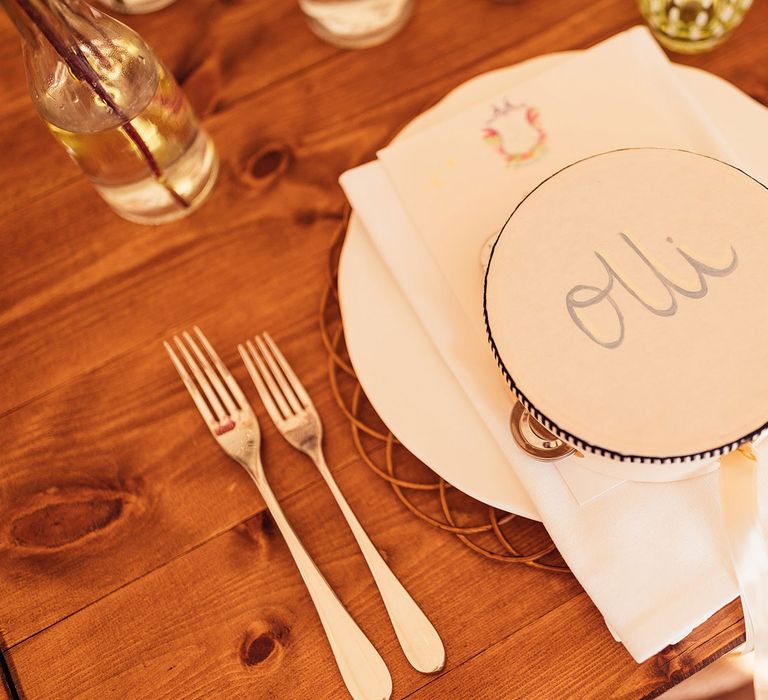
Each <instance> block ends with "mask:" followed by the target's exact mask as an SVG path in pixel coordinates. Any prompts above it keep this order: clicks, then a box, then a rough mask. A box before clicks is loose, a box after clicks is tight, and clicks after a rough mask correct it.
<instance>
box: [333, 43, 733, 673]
mask: <svg viewBox="0 0 768 700" xmlns="http://www.w3.org/2000/svg"><path fill="white" fill-rule="evenodd" d="M512 118H517V119H519V120H522V121H519V122H518V124H517V126H515V125H514V124H512V123H511V121H510V122H508V120H511V119H512ZM505 122H508V123H505ZM629 146H666V147H682V148H688V149H690V150H695V151H698V152H703V153H706V154H710V155H714V156H719V157H720V158H722V159H725V160H730V161H732V162H733V161H734V160H735V157H734V154H733V153H730V152H729V151H728V149H727V146H726V145H725V143H724V142H723V141H722V139H721V138H720V137H719V136H718V132H717V131H716V130H715V129H714V128H712V125H711V124H709V123H708V122H707V120H706V118H705V116H704V115H703V113H701V112H700V111H699V110H697V107H696V104H695V103H694V102H693V101H692V98H690V97H689V96H688V95H687V94H686V93H685V91H684V89H683V88H682V86H681V85H679V84H678V82H677V79H676V77H675V75H674V74H673V73H672V70H671V68H670V66H669V64H668V62H667V61H666V58H665V57H664V55H663V53H662V52H661V51H660V50H659V49H658V47H657V46H656V44H655V42H653V40H652V39H651V37H650V36H649V35H648V33H647V32H646V31H645V30H642V29H636V30H632V31H630V32H627V33H625V34H622V35H619V36H618V37H615V38H614V39H611V40H609V41H607V42H605V43H603V44H601V45H599V46H597V47H595V48H594V49H592V50H590V51H588V52H585V53H583V54H581V55H579V56H577V57H574V58H571V59H569V60H568V61H566V62H565V63H563V64H561V65H558V66H556V67H555V68H552V69H550V70H549V71H547V72H546V73H544V74H542V75H540V76H537V77H535V78H533V79H531V80H528V81H526V82H525V83H523V84H522V85H518V86H512V85H510V86H509V90H508V91H507V92H506V93H505V94H503V95H498V96H496V97H494V98H492V99H491V100H489V101H485V102H483V103H482V104H478V105H475V106H474V107H471V108H469V109H466V110H463V111H462V112H460V113H459V114H455V115H454V116H452V117H450V118H448V119H447V120H446V121H444V122H442V123H440V124H437V125H435V126H432V127H429V128H427V129H424V130H423V131H422V132H420V133H417V134H415V135H414V136H412V137H409V138H407V139H402V140H398V142H396V143H395V144H393V145H392V146H390V147H388V148H386V149H384V150H383V151H382V152H381V153H380V154H379V158H380V160H379V161H378V162H374V163H369V164H367V165H364V166H361V167H359V168H356V169H354V170H352V171H349V172H347V173H345V174H344V175H343V176H342V178H341V184H342V186H343V188H344V190H345V192H346V194H347V196H348V198H349V200H350V202H351V203H352V205H353V207H354V209H355V212H356V213H357V215H358V216H360V218H361V220H362V222H363V224H364V226H365V228H366V230H367V231H368V233H369V235H370V236H371V238H372V239H373V241H374V243H375V245H376V247H377V250H378V251H379V253H380V254H381V256H382V258H383V259H384V261H385V262H386V264H387V265H388V267H389V268H390V270H391V271H392V273H393V275H394V277H395V279H396V280H397V282H398V284H399V285H400V286H401V288H402V290H403V291H404V293H405V296H406V297H407V298H408V299H409V301H410V303H411V304H412V305H413V308H414V310H415V311H416V313H417V315H418V316H419V319H420V320H421V322H422V324H423V325H424V328H425V329H426V331H427V333H428V334H429V336H430V337H431V339H432V340H433V342H434V344H435V347H436V349H437V350H438V352H439V354H440V355H441V356H442V358H443V359H444V361H445V362H446V364H447V365H448V366H449V367H450V369H451V370H452V372H453V374H454V376H455V377H456V379H457V381H458V383H459V384H460V385H461V386H462V388H463V389H464V391H465V392H466V395H467V398H468V400H469V401H470V402H471V403H472V405H473V406H474V408H475V409H476V410H477V412H478V414H479V415H480V416H481V417H482V418H483V420H484V421H485V422H486V424H487V425H488V427H489V429H490V432H491V433H492V434H493V436H494V438H495V439H496V441H497V442H498V444H499V445H500V447H501V448H502V450H503V451H504V453H505V454H506V455H507V457H508V459H509V462H510V468H513V469H515V470H516V472H517V475H518V476H519V478H520V480H521V482H522V483H523V484H524V485H525V488H526V489H527V490H528V492H529V494H530V496H531V498H532V500H533V502H534V503H535V504H536V507H537V509H538V511H539V513H540V515H541V517H542V520H543V521H544V524H545V526H546V527H547V530H548V531H549V533H550V535H551V536H552V538H553V540H554V542H555V543H556V545H557V547H558V549H559V550H560V552H561V554H562V555H563V557H564V558H565V560H566V561H567V562H568V565H569V566H570V568H571V570H572V571H573V573H574V574H575V575H576V577H577V578H578V579H579V581H580V582H581V584H582V585H583V586H584V588H585V590H586V591H587V593H588V594H589V595H590V597H591V598H592V600H593V601H594V602H595V604H596V605H597V607H598V608H599V609H600V611H601V612H602V614H603V616H604V617H605V619H606V622H607V624H608V626H609V628H610V629H611V630H612V631H613V632H614V634H615V635H616V636H617V637H618V638H620V639H621V641H622V642H623V643H624V644H625V646H626V647H627V649H628V650H629V652H630V653H631V654H632V655H633V657H634V658H635V659H637V660H638V661H642V660H644V659H646V658H648V657H649V656H651V655H653V654H654V653H656V652H658V651H659V650H660V649H662V648H663V647H664V646H666V645H667V644H670V643H674V642H676V641H679V640H680V639H682V638H683V637H684V636H686V635H687V634H688V633H689V632H690V631H691V629H692V628H693V627H695V626H696V625H698V624H700V623H701V622H703V621H704V620H706V619H707V618H708V617H709V616H710V615H711V614H713V613H714V612H715V611H716V610H718V609H719V608H720V607H722V606H723V605H724V604H726V603H727V602H729V601H730V600H732V599H733V598H735V597H736V596H737V592H738V588H737V583H736V580H735V577H734V575H733V572H732V567H731V563H730V557H729V552H728V546H727V542H726V539H725V535H724V529H723V527H722V515H721V512H720V505H719V497H718V487H717V474H716V473H712V474H708V475H705V476H701V477H698V478H695V479H689V480H686V481H679V482H673V483H636V482H622V483H617V484H616V485H615V486H614V488H612V489H610V490H608V491H605V493H603V494H602V495H600V496H599V497H597V498H594V499H592V500H590V501H589V502H588V503H586V504H583V505H580V504H579V503H578V501H577V500H576V499H574V497H573V495H572V493H571V490H570V489H569V488H568V486H567V485H566V483H565V481H564V480H563V478H562V476H561V474H560V473H559V471H558V468H557V466H555V465H551V464H544V463H541V462H537V461H535V460H532V459H530V458H529V457H527V456H526V455H525V454H524V453H522V451H520V450H519V449H518V448H517V446H516V445H515V444H514V441H513V440H512V438H511V436H510V435H509V431H508V418H509V411H510V408H511V405H512V399H511V397H510V395H509V393H508V391H507V388H506V385H505V383H504V381H503V379H502V378H501V376H500V374H499V372H498V368H497V367H496V365H495V362H494V361H493V359H492V356H491V353H490V350H489V349H488V347H487V343H486V340H485V331H484V327H483V324H482V301H481V285H482V271H481V269H480V250H481V248H482V244H483V242H484V241H485V240H486V239H487V238H488V237H489V236H490V235H491V234H492V233H493V232H494V231H498V230H499V228H500V226H501V224H503V222H504V220H505V219H506V217H507V216H508V214H509V213H510V212H511V211H512V209H513V208H514V206H515V204H516V203H517V202H518V201H519V200H520V199H521V198H522V197H523V196H524V195H525V194H526V193H527V192H528V191H529V190H530V189H532V188H533V187H534V186H535V185H536V184H538V182H540V181H541V180H543V179H544V178H546V177H547V176H548V175H550V174H551V173H553V172H555V171H556V170H558V169H559V168H560V167H562V166H564V165H566V164H568V163H570V162H572V161H574V160H578V159H579V158H581V157H584V156H586V155H590V154H593V153H597V152H601V151H606V150H610V149H612V148H621V147H629ZM649 205H651V206H652V203H649Z"/></svg>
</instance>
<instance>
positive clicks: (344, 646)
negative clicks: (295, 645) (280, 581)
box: [248, 467, 392, 700]
mask: <svg viewBox="0 0 768 700" xmlns="http://www.w3.org/2000/svg"><path fill="white" fill-rule="evenodd" d="M260 472H261V473H260ZM248 474H249V475H250V476H251V478H252V479H253V481H254V483H255V484H256V487H257V488H258V489H259V493H260V494H261V497H262V498H263V499H264V502H265V503H266V504H267V508H268V509H269V512H270V513H271V514H272V518H273V519H274V521H275V523H277V527H278V528H279V529H280V532H281V533H282V535H283V539H284V540H285V543H286V544H287V545H288V549H289V550H290V552H291V555H292V556H293V560H294V561H295V562H296V566H297V567H298V569H299V573H300V574H301V578H302V579H304V583H305V584H306V586H307V590H308V591H309V595H310V597H311V598H312V602H313V603H314V604H315V608H316V609H317V614H318V615H319V617H320V622H321V623H322V625H323V629H324V630H325V634H326V635H327V637H328V641H329V642H330V645H331V651H333V655H334V657H335V658H336V663H337V664H338V667H339V671H340V672H341V677H342V678H343V679H344V683H345V684H346V686H347V690H349V693H350V695H351V696H352V697H353V698H354V699H355V700H389V698H390V696H391V695H392V677H391V676H390V675H389V670H388V669H387V666H386V664H385V663H384V660H383V659H382V658H381V656H380V655H379V653H378V652H377V651H376V649H375V648H374V646H373V644H371V641H370V640H369V639H368V637H366V636H365V634H364V633H363V631H362V630H361V629H360V628H359V627H358V626H357V623H356V622H355V621H354V620H353V619H352V616H351V615H350V614H349V613H348V612H347V610H346V608H345V607H344V606H343V605H342V604H341V601H340V600H339V599H338V598H337V597H336V594H335V593H334V592H333V589H332V588H331V587H330V585H329V584H328V582H327V581H326V580H325V577H324V576H323V575H322V573H320V570H319V569H318V568H317V566H316V565H315V562H314V561H313V560H312V558H311V557H310V556H309V554H308V553H307V551H306V550H305V549H304V546H303V545H302V544H301V541H300V540H299V538H298V537H297V535H296V533H295V532H294V531H293V528H292V527H291V525H290V523H289V522H288V520H287V518H286V517H285V514H284V513H283V510H282V508H280V504H279V503H278V501H277V498H276V497H275V494H274V493H273V492H272V489H271V488H270V486H269V483H268V482H267V480H266V477H265V476H264V474H263V470H261V469H259V468H258V467H257V468H255V469H251V468H248Z"/></svg>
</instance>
